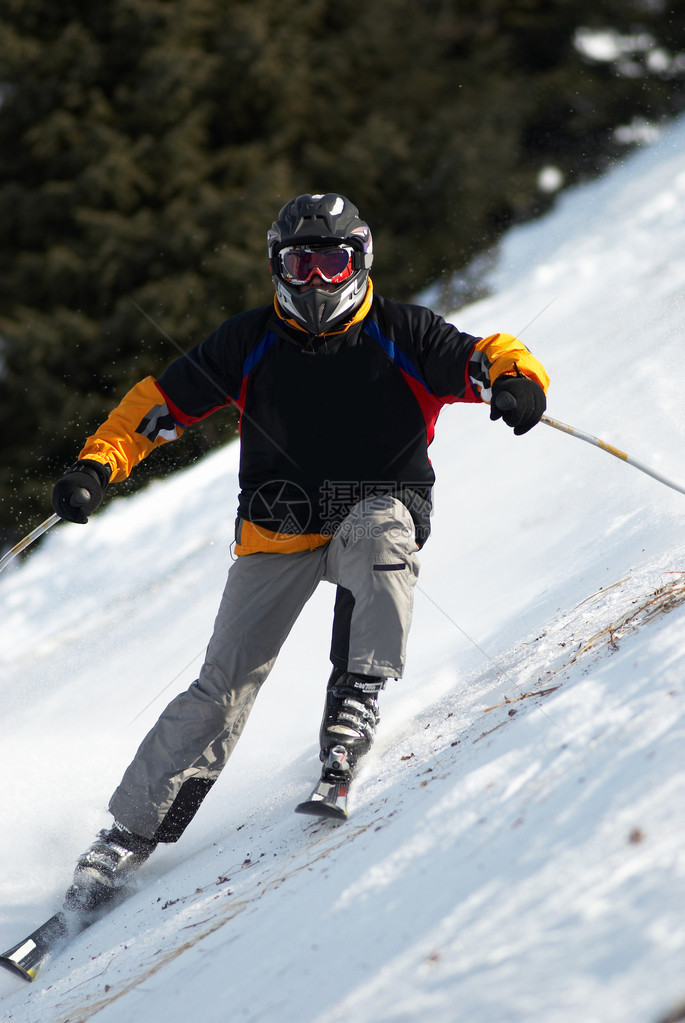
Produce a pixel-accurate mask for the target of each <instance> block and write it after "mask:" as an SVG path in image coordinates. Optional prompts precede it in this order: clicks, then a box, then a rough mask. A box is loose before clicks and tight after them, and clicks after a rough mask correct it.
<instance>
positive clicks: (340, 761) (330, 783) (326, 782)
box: [295, 746, 352, 821]
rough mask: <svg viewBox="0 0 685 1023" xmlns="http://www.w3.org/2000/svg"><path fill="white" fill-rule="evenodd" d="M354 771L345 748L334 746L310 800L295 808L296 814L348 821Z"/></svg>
mask: <svg viewBox="0 0 685 1023" xmlns="http://www.w3.org/2000/svg"><path fill="white" fill-rule="evenodd" d="M351 780H352V769H351V767H350V764H349V756H348V752H347V750H346V749H345V747H344V746H334V747H333V749H332V750H331V751H330V752H329V754H328V757H327V758H326V762H325V764H324V765H323V769H322V771H321V778H320V779H319V781H318V783H317V785H316V787H315V788H314V791H313V792H312V794H311V796H310V797H309V799H306V800H305V801H304V803H300V804H299V805H298V806H296V807H295V813H305V814H310V815H311V816H313V817H326V818H328V819H329V820H338V821H344V820H347V796H348V792H349V787H350V782H351Z"/></svg>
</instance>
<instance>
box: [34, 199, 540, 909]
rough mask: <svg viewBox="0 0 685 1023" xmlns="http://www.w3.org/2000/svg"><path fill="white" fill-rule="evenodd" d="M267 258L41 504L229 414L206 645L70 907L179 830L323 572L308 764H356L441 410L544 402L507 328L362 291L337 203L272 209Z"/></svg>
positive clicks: (123, 876)
mask: <svg viewBox="0 0 685 1023" xmlns="http://www.w3.org/2000/svg"><path fill="white" fill-rule="evenodd" d="M268 251H269V265H270V271H271V275H272V280H273V283H274V287H275V297H274V302H273V305H269V306H264V307H262V308H258V309H254V310H252V311H249V312H245V313H240V314H238V315H236V316H233V317H231V318H230V319H228V320H226V321H225V322H224V323H222V324H221V325H220V326H219V327H218V328H217V329H216V330H214V332H213V333H212V334H210V335H209V336H208V337H207V338H206V339H205V340H204V341H203V342H202V343H201V344H200V345H198V346H197V347H196V348H194V349H193V350H192V351H190V352H189V353H188V354H187V355H184V356H182V357H181V358H178V359H176V360H175V361H174V362H172V363H171V365H169V366H168V367H167V368H166V369H165V370H164V371H163V373H162V374H161V376H160V377H159V379H157V380H155V379H153V378H152V377H148V378H146V379H145V380H143V381H141V382H140V383H138V384H136V385H135V386H134V387H133V388H132V390H131V391H129V393H128V394H127V395H126V396H125V397H124V399H123V400H122V402H121V404H120V405H119V406H118V407H117V408H116V409H114V411H113V412H112V413H111V414H110V415H109V417H108V418H107V420H106V421H105V422H104V423H103V424H102V425H101V426H100V427H99V429H98V430H97V431H96V432H95V434H94V435H93V436H92V437H89V438H88V440H87V441H86V443H85V446H84V447H83V449H82V451H81V452H80V454H79V457H78V461H77V462H76V463H75V464H74V465H72V466H71V468H70V469H69V470H68V471H67V472H66V473H65V475H63V476H62V478H61V479H59V480H58V481H57V483H56V484H55V487H54V490H53V498H52V500H53V506H54V509H55V511H56V512H57V514H58V515H60V516H61V517H62V518H64V519H68V520H70V521H72V522H81V523H85V522H87V520H88V517H89V515H91V514H92V512H94V511H95V509H96V508H97V507H98V506H99V505H100V502H101V501H102V497H103V492H104V490H105V488H106V487H107V486H108V485H109V484H110V483H114V482H117V481H119V480H123V479H125V478H126V477H127V476H128V474H129V473H130V471H131V469H132V468H133V467H134V466H135V465H136V464H137V463H138V462H139V461H140V460H141V459H142V458H145V457H146V456H147V455H148V454H150V452H151V451H152V450H153V449H155V448H156V447H159V446H160V445H161V444H164V443H167V442H169V441H172V440H175V439H176V438H178V437H180V436H181V434H182V433H183V431H184V429H185V428H186V427H188V426H191V425H192V424H193V423H196V422H198V421H199V420H201V419H203V418H204V417H206V416H208V415H210V414H211V413H213V412H215V411H217V410H218V409H221V408H225V407H227V406H230V405H235V406H236V407H237V408H238V409H239V411H240V415H241V458H240V477H239V478H240V497H239V505H238V517H237V520H236V546H235V553H236V555H237V558H236V560H235V561H234V563H233V565H232V566H231V568H230V571H229V573H228V580H227V583H226V588H225V591H224V594H223V598H222V601H221V604H220V607H219V611H218V615H217V618H216V622H215V627H214V632H213V635H212V638H211V640H210V643H209V646H208V649H207V653H206V659H205V661H204V664H203V666H202V669H201V671H200V674H199V677H198V679H197V680H196V681H195V682H193V683H192V684H191V685H190V687H189V688H188V690H187V691H186V692H183V693H181V694H180V695H179V696H177V697H176V698H175V699H174V700H172V702H171V703H170V704H169V706H168V707H167V708H166V710H164V712H163V713H162V715H161V717H160V718H159V720H158V722H157V724H156V725H154V727H153V728H152V730H151V731H150V732H149V734H148V735H147V737H146V738H145V739H144V740H143V742H142V744H141V746H140V748H139V749H138V752H137V753H136V755H135V757H134V759H133V761H132V763H131V764H130V766H129V767H128V769H127V770H126V772H125V773H124V776H123V779H122V781H121V783H120V785H119V786H118V788H117V789H116V791H115V792H114V794H113V796H112V798H111V801H110V803H109V810H110V812H111V814H112V815H113V818H114V822H113V825H112V826H111V827H110V828H108V829H105V830H103V831H101V832H100V835H99V836H98V838H97V839H96V841H95V842H94V843H93V845H91V847H90V848H89V849H88V850H87V851H86V852H85V853H84V854H83V856H82V857H81V858H80V859H79V861H78V863H77V866H76V870H75V874H74V878H73V883H72V885H71V887H70V888H69V890H68V892H67V896H66V902H65V906H66V907H67V908H71V909H75V910H80V911H86V912H87V911H90V910H93V909H95V908H96V907H99V906H101V905H103V904H104V903H106V902H107V901H108V900H110V899H112V898H113V897H114V896H115V895H116V894H117V893H120V892H121V890H122V889H123V888H125V887H126V886H127V884H128V882H129V881H130V879H131V876H132V873H133V871H134V870H135V869H136V868H137V867H138V866H140V864H142V863H143V862H144V861H145V860H146V859H147V858H148V856H149V855H150V853H152V851H153V850H154V849H155V847H156V845H157V844H158V843H159V842H175V841H177V840H178V838H179V837H180V836H181V834H182V833H183V831H184V830H185V828H186V827H187V826H188V824H189V822H190V821H191V819H192V818H193V816H194V815H195V813H196V812H197V810H198V808H199V806H200V804H201V803H202V800H203V799H204V798H205V796H206V795H207V792H208V791H209V789H210V788H211V786H212V785H213V784H214V782H215V781H216V779H217V777H218V776H219V774H220V772H221V770H222V769H223V767H224V766H225V764H226V762H227V760H228V758H229V756H230V755H231V752H232V750H233V748H234V746H235V744H236V742H237V741H238V738H239V736H240V734H241V732H242V729H243V727H244V725H245V721H246V719H247V716H248V714H249V713H250V710H251V708H252V705H253V703H254V700H255V698H256V696H257V693H258V691H259V689H260V687H261V685H262V683H263V682H264V680H265V679H266V677H267V675H268V674H269V671H270V669H271V668H272V666H273V664H274V661H275V658H276V656H277V654H278V651H279V649H280V647H281V645H282V644H283V642H284V640H285V638H286V636H287V634H288V632H289V630H290V629H291V627H292V625H293V624H294V622H295V620H296V619H297V617H298V615H299V614H300V611H301V610H302V608H303V606H304V604H305V602H306V601H307V600H308V599H309V597H310V596H311V595H312V593H313V592H314V590H315V589H316V587H317V585H318V583H319V582H320V581H321V580H326V581H328V582H331V583H333V584H334V585H336V586H337V593H336V602H335V611H334V621H333V636H332V646H331V661H332V664H333V670H332V673H331V675H330V678H329V680H328V686H327V691H326V697H325V708H324V715H323V721H322V724H321V731H320V745H321V760H322V762H323V763H324V771H325V770H326V765H328V769H329V771H330V773H331V776H332V777H336V778H339V777H341V772H343V773H344V770H345V769H346V768H347V769H349V768H350V767H354V765H355V763H356V761H357V760H358V759H359V757H361V756H363V755H364V754H365V753H366V752H367V751H368V750H369V748H370V746H371V743H372V741H373V738H374V733H375V730H376V726H377V724H378V721H379V710H378V697H379V693H380V692H381V690H382V689H383V688H384V687H385V685H386V681H387V680H388V679H391V678H399V677H401V675H402V673H403V670H404V659H405V643H406V639H407V633H408V630H409V626H410V620H411V613H412V592H413V588H414V583H415V581H416V578H417V574H418V571H419V563H418V560H417V551H418V550H419V549H420V548H421V547H422V546H423V544H424V543H425V542H426V539H427V537H428V533H429V515H430V510H431V489H432V485H433V482H434V474H433V470H432V468H431V465H430V462H429V459H428V455H427V446H428V444H430V442H431V440H432V438H433V430H434V426H435V422H436V419H437V416H438V413H439V412H440V410H441V408H442V406H443V405H445V404H450V403H452V402H488V403H490V409H491V411H490V418H491V419H497V418H499V417H500V416H501V418H502V419H503V420H504V422H505V423H506V424H507V425H508V426H510V427H513V430H514V433H515V434H517V435H520V434H524V433H526V432H527V431H528V430H530V429H531V428H532V427H533V426H535V424H536V423H538V422H539V420H540V418H541V416H542V414H543V412H544V410H545V407H546V401H545V393H546V390H547V386H548V383H549V379H548V376H547V374H546V372H545V370H544V368H543V367H542V365H541V364H540V363H539V362H538V361H537V360H536V359H535V358H534V357H533V356H532V355H531V353H530V352H529V351H528V350H527V349H526V348H525V346H524V345H523V344H522V343H521V342H520V341H519V340H517V339H516V338H515V337H513V336H512V335H510V334H493V335H491V336H489V337H485V338H479V337H475V336H472V335H470V334H466V333H462V332H461V331H459V330H457V328H456V327H454V326H452V325H451V324H449V323H447V322H446V321H445V320H444V319H442V318H441V317H440V316H438V315H436V314H435V313H433V312H432V311H430V310H429V309H427V308H424V307H421V306H417V305H405V304H400V303H398V302H394V301H390V300H388V299H385V298H381V297H379V296H378V295H375V294H374V291H373V285H372V281H371V279H370V277H369V271H370V268H371V264H372V261H373V248H372V238H371V231H370V229H369V227H368V225H367V224H366V223H365V222H364V221H363V220H361V219H360V216H359V212H358V210H357V208H356V207H355V206H354V205H353V204H352V203H351V202H350V201H349V200H348V199H347V198H345V197H344V196H342V195H338V194H336V193H328V194H326V195H301V196H299V197H298V198H296V199H293V200H292V201H291V202H288V203H286V205H285V206H284V207H283V208H282V210H281V211H280V213H279V214H278V218H277V219H276V221H275V222H274V224H273V226H272V227H271V230H270V231H269V232H268ZM336 772H337V773H336Z"/></svg>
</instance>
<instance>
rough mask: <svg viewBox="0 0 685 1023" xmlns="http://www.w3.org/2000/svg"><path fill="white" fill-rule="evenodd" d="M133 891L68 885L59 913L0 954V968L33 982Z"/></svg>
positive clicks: (100, 886)
mask: <svg viewBox="0 0 685 1023" xmlns="http://www.w3.org/2000/svg"><path fill="white" fill-rule="evenodd" d="M133 891H134V889H133V887H129V886H125V887H122V888H119V889H117V890H112V889H111V888H107V887H106V886H105V885H101V884H100V885H90V886H89V887H86V888H80V887H79V886H78V885H77V884H76V883H75V884H72V886H71V887H70V888H69V890H68V891H67V894H66V898H65V901H64V905H63V906H62V909H61V910H60V912H58V913H55V914H54V916H51V917H50V919H49V920H46V921H45V923H44V924H41V926H40V927H37V928H36V930H35V931H32V932H31V934H29V935H28V936H27V937H26V938H24V939H23V941H20V942H19V943H18V944H17V945H13V946H12V948H8V949H7V951H6V952H2V953H0V966H4V967H6V968H7V969H8V970H12V971H13V972H14V973H18V974H19V975H20V976H21V977H23V978H24V980H30V981H33V980H35V979H36V977H37V976H38V973H39V971H40V970H42V969H43V967H44V966H45V965H46V964H47V963H49V962H50V961H51V960H52V959H54V958H55V956H57V955H59V953H60V952H62V951H63V950H64V949H65V948H66V946H67V945H68V944H69V943H70V942H71V941H73V940H74V938H75V937H77V935H79V934H81V932H82V931H85V930H86V928H87V927H90V926H91V924H94V923H96V922H97V921H98V920H101V919H102V917H103V916H105V915H106V914H107V913H110V912H111V911H112V910H113V909H114V908H115V907H117V906H119V905H121V903H122V902H124V900H125V899H127V898H129V896H130V895H132V894H133Z"/></svg>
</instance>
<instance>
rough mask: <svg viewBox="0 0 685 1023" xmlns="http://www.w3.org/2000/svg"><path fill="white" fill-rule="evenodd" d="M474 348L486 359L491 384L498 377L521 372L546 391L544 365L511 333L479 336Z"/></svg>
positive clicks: (546, 379) (546, 378) (547, 379)
mask: <svg viewBox="0 0 685 1023" xmlns="http://www.w3.org/2000/svg"><path fill="white" fill-rule="evenodd" d="M476 350H477V351H479V352H482V353H483V355H484V356H485V357H486V359H487V360H488V363H489V373H490V385H491V386H492V384H494V382H495V380H497V378H498V377H501V376H516V375H517V374H518V373H521V374H522V375H523V376H524V377H529V378H530V379H531V380H535V381H536V382H537V383H538V384H540V387H541V388H542V389H543V391H544V392H545V394H546V393H547V388H548V387H549V376H548V375H547V371H546V370H545V367H544V366H543V365H542V363H541V362H539V361H538V359H536V358H535V356H534V355H531V353H530V352H529V351H528V349H527V348H526V346H525V345H524V344H523V342H522V341H519V339H518V338H517V337H514V335H513V334H491V335H490V336H489V337H484V338H481V340H480V341H479V342H478V343H477V344H476Z"/></svg>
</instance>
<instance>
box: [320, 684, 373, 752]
mask: <svg viewBox="0 0 685 1023" xmlns="http://www.w3.org/2000/svg"><path fill="white" fill-rule="evenodd" d="M385 683H386V679H384V678H379V677H378V676H371V675H356V674H353V673H352V672H349V671H341V670H340V669H334V670H333V673H332V674H331V677H330V678H329V680H328V691H327V693H326V708H325V710H324V715H323V721H322V722H321V731H320V733H319V741H320V744H321V753H320V754H319V755H320V757H321V760H322V761H323V762H324V763H325V762H326V760H327V759H328V755H329V753H330V751H331V750H332V749H333V747H334V746H344V748H345V750H346V751H347V755H348V761H349V769H350V770H353V769H354V766H355V764H356V762H357V760H358V759H359V757H362V756H364V754H365V753H368V751H369V750H370V749H371V744H372V742H373V739H374V735H375V734H376V726H377V725H378V722H379V721H380V719H381V717H380V713H379V710H378V694H379V692H380V691H381V689H384V688H385Z"/></svg>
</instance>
